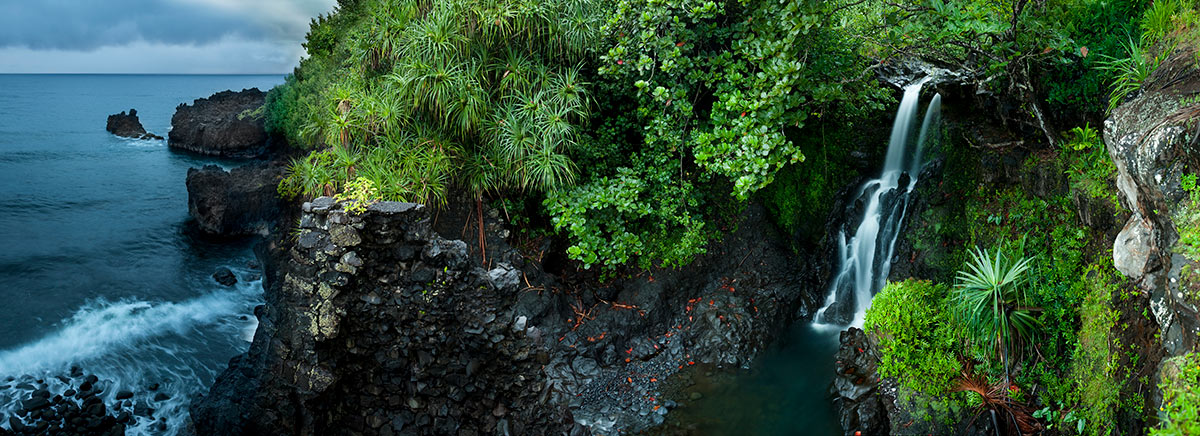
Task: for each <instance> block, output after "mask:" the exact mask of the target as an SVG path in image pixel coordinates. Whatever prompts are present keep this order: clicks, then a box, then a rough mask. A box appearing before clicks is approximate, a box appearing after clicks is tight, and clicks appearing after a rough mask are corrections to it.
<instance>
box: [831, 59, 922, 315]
mask: <svg viewBox="0 0 1200 436" xmlns="http://www.w3.org/2000/svg"><path fill="white" fill-rule="evenodd" d="M928 80H929V79H928V78H926V79H923V80H921V81H918V82H916V83H913V84H912V85H909V86H907V87H906V88H904V98H903V99H901V100H900V109H899V111H897V112H896V121H895V123H894V124H893V125H892V135H891V139H890V141H889V143H888V150H887V158H886V160H885V161H884V165H883V171H882V173H880V175H879V177H878V178H876V179H872V180H869V181H867V182H866V183H864V184H863V185H862V187H860V188H859V189H858V191H857V194H856V196H855V199H854V201H853V202H851V203H850V204H849V206H848V210H847V212H848V215H850V214H851V213H854V212H855V211H857V210H858V209H859V208H861V221H860V222H859V223H858V226H857V227H856V228H855V229H854V234H853V235H847V230H848V229H849V227H846V228H843V229H842V231H840V232H839V234H838V239H837V241H838V259H839V260H838V266H837V270H836V271H837V275H836V276H835V277H834V279H833V283H832V285H831V286H830V290H829V297H828V298H827V299H826V302H825V306H824V307H822V308H821V309H820V310H818V311H817V315H816V318H815V319H814V325H815V326H817V327H821V326H836V327H838V329H839V330H840V329H841V327H842V326H845V325H852V326H855V327H862V324H863V317H864V315H865V314H866V311H867V307H869V306H870V305H871V297H872V296H874V295H875V293H876V292H879V290H880V289H882V288H883V285H884V284H885V283H886V281H887V276H888V272H889V271H890V269H891V263H892V256H893V251H894V250H895V248H896V240H897V238H898V236H899V235H900V227H901V225H902V224H903V222H904V217H905V213H906V212H907V211H908V203H909V196H910V195H911V194H912V191H913V188H914V187H916V185H917V177H918V176H919V175H920V173H921V166H922V163H923V162H922V157H923V154H924V149H925V145H926V142H927V141H928V140H929V139H931V138H930V137H931V135H932V136H936V134H937V130H936V129H937V125H938V123H939V122H940V119H941V95H934V97H933V100H931V101H930V102H929V107H928V109H926V110H925V119H924V121H923V123H922V124H921V130H920V132H919V134H918V135H915V136H916V137H915V138H914V135H913V127H915V125H916V121H917V106H918V103H919V100H920V95H921V88H922V86H923V85H924V84H925V82H927V81H928Z"/></svg>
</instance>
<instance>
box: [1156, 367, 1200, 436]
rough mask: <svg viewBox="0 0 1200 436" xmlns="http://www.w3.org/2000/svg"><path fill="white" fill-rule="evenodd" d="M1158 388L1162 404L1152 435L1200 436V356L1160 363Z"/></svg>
mask: <svg viewBox="0 0 1200 436" xmlns="http://www.w3.org/2000/svg"><path fill="white" fill-rule="evenodd" d="M1162 374H1163V379H1162V382H1161V383H1159V385H1158V387H1159V389H1162V392H1163V404H1162V407H1160V408H1159V410H1158V418H1159V421H1160V423H1159V426H1158V427H1156V428H1152V429H1151V430H1150V434H1151V435H1154V436H1167V435H1171V436H1175V435H1179V436H1183V435H1195V434H1200V353H1189V354H1187V355H1184V356H1178V357H1173V358H1171V359H1169V360H1167V361H1166V362H1165V363H1164V364H1163V370H1162Z"/></svg>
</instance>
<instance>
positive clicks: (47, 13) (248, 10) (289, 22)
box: [0, 0, 332, 50]
mask: <svg viewBox="0 0 1200 436" xmlns="http://www.w3.org/2000/svg"><path fill="white" fill-rule="evenodd" d="M331 6H332V1H331V0H328V1H326V0H298V1H283V0H234V1H230V0H0V47H28V48H32V49H67V50H90V49H96V48H100V47H104V46H120V44H125V43H130V42H134V41H146V42H151V43H154V42H161V43H172V44H204V43H209V42H214V41H217V40H221V38H223V37H230V36H232V37H238V38H245V40H266V41H280V42H282V41H300V40H301V38H302V37H304V34H305V31H306V30H307V26H308V19H310V18H312V17H314V16H317V14H318V13H323V12H326V11H329V10H330V7H331Z"/></svg>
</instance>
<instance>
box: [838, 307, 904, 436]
mask: <svg viewBox="0 0 1200 436" xmlns="http://www.w3.org/2000/svg"><path fill="white" fill-rule="evenodd" d="M838 340H839V342H840V343H841V345H840V347H839V348H838V352H837V376H836V377H835V378H834V379H833V384H832V385H831V386H830V387H829V391H830V394H832V395H833V399H834V400H833V401H834V404H836V405H837V410H838V413H839V417H838V421H840V422H841V424H842V430H843V431H844V432H845V434H846V435H847V436H853V435H866V434H888V433H889V427H890V425H889V422H888V411H887V409H886V407H885V406H884V404H885V399H884V395H883V393H882V391H881V389H880V383H879V375H878V374H877V373H876V370H877V368H878V367H879V357H878V356H877V355H876V353H875V348H874V347H873V346H872V343H871V341H870V339H869V338H868V336H867V335H866V334H865V333H864V332H863V331H862V330H861V329H858V328H855V327H851V328H849V329H847V330H844V331H842V332H841V334H840V335H839V337H838Z"/></svg>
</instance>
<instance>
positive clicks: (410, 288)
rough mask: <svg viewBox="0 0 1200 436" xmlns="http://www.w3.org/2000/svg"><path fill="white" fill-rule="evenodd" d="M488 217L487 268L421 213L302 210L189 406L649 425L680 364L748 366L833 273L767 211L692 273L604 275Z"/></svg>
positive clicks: (360, 416)
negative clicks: (222, 361) (232, 343)
mask: <svg viewBox="0 0 1200 436" xmlns="http://www.w3.org/2000/svg"><path fill="white" fill-rule="evenodd" d="M491 212H492V213H485V214H484V215H485V216H487V218H486V219H485V220H484V221H486V227H485V229H486V234H487V236H488V251H489V254H488V257H487V261H483V260H482V259H481V257H480V256H478V253H476V252H474V251H472V250H473V249H474V247H475V246H476V245H478V244H476V241H472V242H471V245H472V248H470V249H469V248H468V244H467V243H466V242H463V241H457V240H448V239H445V238H442V237H441V236H439V235H438V234H437V233H436V232H434V231H432V230H431V228H433V224H432V222H431V219H430V213H429V212H428V211H426V210H425V209H424V208H423V207H422V206H420V205H414V204H400V203H380V204H376V205H374V206H371V207H370V208H369V209H368V210H367V211H366V212H365V213H363V214H361V215H353V214H348V213H346V211H345V210H344V209H343V206H341V205H338V204H335V203H334V202H333V201H332V200H331V199H329V198H320V199H317V200H314V201H313V202H311V203H308V204H306V205H305V206H304V213H303V214H302V216H301V218H300V222H299V228H298V232H291V233H290V234H289V235H287V236H281V237H279V239H277V240H276V241H275V242H274V243H272V244H270V245H264V246H263V247H261V252H260V257H261V258H263V259H264V260H265V262H264V264H265V265H264V266H265V272H266V278H265V279H266V283H267V287H266V298H265V299H266V305H265V306H263V307H260V308H259V310H258V311H257V313H256V314H257V315H258V318H259V319H260V326H259V329H258V331H257V333H256V335H255V339H254V342H253V344H252V345H251V348H250V351H249V352H248V353H246V354H244V355H242V356H239V357H237V358H235V359H234V360H233V361H232V362H231V363H230V368H229V369H228V370H226V371H225V372H224V373H222V374H221V375H220V376H219V377H218V379H217V382H216V383H215V385H214V386H213V388H212V390H211V393H210V394H209V395H208V396H207V397H206V398H204V399H202V400H199V401H197V402H196V403H195V404H194V406H193V410H192V419H193V422H194V425H195V430H196V432H197V434H255V435H258V434H265V435H272V434H385V435H386V434H513V435H519V434H561V433H564V432H567V433H570V434H586V433H588V432H589V431H590V432H595V433H601V434H610V433H617V432H619V431H637V430H638V429H644V428H646V427H649V426H651V425H654V424H657V423H661V422H663V415H664V414H665V413H666V412H667V409H668V406H667V405H666V404H665V403H663V400H661V397H662V395H661V390H662V389H664V386H663V383H664V382H666V379H667V377H669V376H670V375H671V374H673V373H674V372H676V371H678V370H679V369H682V368H685V367H687V366H690V365H693V364H698V363H716V364H723V365H744V364H747V363H748V362H749V361H750V359H751V358H752V357H753V356H754V355H755V354H756V353H757V352H758V351H759V350H760V349H762V347H764V346H765V345H766V344H767V343H768V342H769V341H770V340H771V339H772V336H773V335H774V334H776V333H775V332H779V331H782V330H783V329H782V327H784V326H786V325H787V324H788V323H789V322H791V321H792V320H793V319H795V317H797V316H799V317H804V316H807V314H808V313H810V311H811V310H813V309H815V307H817V306H818V305H819V301H818V300H820V299H821V298H822V297H823V295H822V294H823V292H822V289H821V288H816V287H814V288H813V289H811V291H812V292H806V291H807V290H810V289H806V285H805V283H807V282H806V280H809V278H811V277H818V276H823V274H826V273H827V271H816V270H808V269H806V268H808V267H802V268H799V269H797V267H796V266H795V265H796V260H795V258H793V257H792V256H791V255H790V253H789V252H788V251H787V248H786V247H782V246H779V245H777V244H776V243H774V242H772V241H774V240H779V239H782V238H779V235H773V234H772V231H771V230H770V229H769V228H766V227H763V226H769V224H768V223H767V221H766V218H765V212H763V211H762V209H761V208H759V207H754V208H751V210H750V211H748V212H747V213H746V214H744V216H743V223H742V225H741V226H739V228H738V230H736V231H735V232H734V233H732V234H730V235H729V236H727V237H726V240H725V241H723V242H722V243H721V244H718V245H715V246H713V247H712V248H711V249H710V253H709V254H708V255H705V256H702V258H701V259H698V260H697V261H696V263H695V264H693V265H691V266H689V267H687V268H684V269H680V270H654V271H649V272H644V273H641V274H638V275H630V276H627V277H623V278H620V279H610V280H607V281H598V280H594V277H590V276H589V275H587V274H586V273H582V274H583V275H578V276H574V277H573V278H572V275H571V274H567V275H565V276H557V275H554V274H549V273H546V272H544V271H543V270H542V269H541V268H542V267H543V266H544V265H547V264H550V263H554V261H552V260H550V259H533V258H532V257H525V256H523V255H522V254H521V253H520V252H518V251H516V250H513V249H511V247H508V246H507V245H506V244H505V242H504V238H501V237H496V236H497V235H509V232H508V230H505V229H504V228H503V226H502V225H501V224H500V223H499V219H498V218H499V215H498V213H495V212H496V211H491ZM441 215H443V216H440V217H439V218H440V219H442V220H443V221H444V222H443V223H442V225H444V226H446V227H460V225H447V224H453V223H456V222H457V221H454V219H453V217H450V216H449V215H453V214H451V213H449V212H445V213H442V214H441ZM477 219H479V218H471V219H470V221H475V220H477ZM476 222H477V221H476ZM455 231H457V230H455ZM465 233H466V234H468V235H470V234H474V233H475V230H470V231H465ZM468 240H471V238H468ZM535 251H536V250H535ZM489 262H490V263H489ZM485 264H487V265H488V266H486V267H484V266H483V265H485ZM574 274H581V273H578V272H577V273H574ZM560 280H561V281H560ZM597 283H599V284H597Z"/></svg>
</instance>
